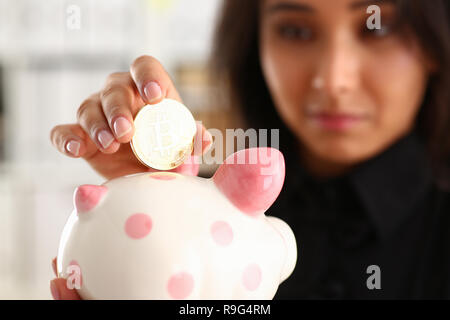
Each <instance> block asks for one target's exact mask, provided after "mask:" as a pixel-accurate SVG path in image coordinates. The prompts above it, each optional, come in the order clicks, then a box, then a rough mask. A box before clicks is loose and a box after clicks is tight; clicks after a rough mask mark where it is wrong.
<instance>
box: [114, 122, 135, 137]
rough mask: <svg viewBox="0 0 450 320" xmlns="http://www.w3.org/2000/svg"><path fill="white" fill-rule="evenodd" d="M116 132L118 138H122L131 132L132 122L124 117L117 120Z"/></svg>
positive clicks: (115, 123) (115, 124)
mask: <svg viewBox="0 0 450 320" xmlns="http://www.w3.org/2000/svg"><path fill="white" fill-rule="evenodd" d="M114 131H115V132H116V136H117V138H122V137H123V136H124V135H126V134H127V133H128V132H130V131H131V123H130V121H128V120H127V119H125V118H124V117H119V118H117V120H116V121H114Z"/></svg>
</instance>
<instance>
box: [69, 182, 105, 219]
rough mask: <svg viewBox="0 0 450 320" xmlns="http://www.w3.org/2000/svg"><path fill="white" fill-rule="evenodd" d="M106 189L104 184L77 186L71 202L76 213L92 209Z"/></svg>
mask: <svg viewBox="0 0 450 320" xmlns="http://www.w3.org/2000/svg"><path fill="white" fill-rule="evenodd" d="M107 190H108V189H107V188H106V187H105V186H96V185H90V184H85V185H82V186H79V187H78V188H77V189H76V190H75V192H74V195H73V204H74V206H75V209H76V210H77V212H78V213H84V212H87V211H90V210H92V209H94V208H95V207H96V206H97V204H98V203H99V202H100V200H101V199H102V198H103V196H104V195H105V194H106V191H107Z"/></svg>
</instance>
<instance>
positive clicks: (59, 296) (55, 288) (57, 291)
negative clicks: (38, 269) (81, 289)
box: [50, 258, 81, 300]
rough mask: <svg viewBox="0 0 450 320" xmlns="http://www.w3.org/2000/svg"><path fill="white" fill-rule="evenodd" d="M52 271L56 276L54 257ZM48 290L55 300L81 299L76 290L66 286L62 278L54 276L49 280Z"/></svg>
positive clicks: (65, 281)
mask: <svg viewBox="0 0 450 320" xmlns="http://www.w3.org/2000/svg"><path fill="white" fill-rule="evenodd" d="M52 267H53V272H54V273H55V276H58V270H56V258H54V259H53V261H52ZM50 292H51V293H52V296H53V299H55V300H81V298H80V296H79V295H78V292H77V290H75V289H69V288H68V287H67V280H66V279H64V278H55V279H53V280H52V281H50Z"/></svg>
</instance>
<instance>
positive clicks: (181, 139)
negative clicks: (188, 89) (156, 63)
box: [131, 99, 197, 170]
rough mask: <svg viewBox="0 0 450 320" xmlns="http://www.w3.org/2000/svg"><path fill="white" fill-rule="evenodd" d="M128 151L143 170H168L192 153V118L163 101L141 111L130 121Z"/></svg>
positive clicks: (194, 128) (179, 106) (175, 103)
mask: <svg viewBox="0 0 450 320" xmlns="http://www.w3.org/2000/svg"><path fill="white" fill-rule="evenodd" d="M134 124H135V128H136V130H135V134H134V136H133V138H132V140H131V147H132V150H133V152H134V154H135V155H136V157H137V158H138V159H139V160H140V161H141V162H142V163H143V164H145V165H146V166H149V167H152V168H154V169H158V170H170V169H173V168H176V167H177V166H179V165H181V164H182V163H183V162H184V160H185V159H186V157H187V156H189V155H190V154H191V153H192V149H193V144H194V136H195V133H196V131H197V126H196V124H195V120H194V117H193V116H192V114H191V113H190V111H189V110H188V109H187V108H186V107H185V106H184V105H183V104H181V103H180V102H178V101H175V100H172V99H164V100H163V101H162V102H160V103H158V104H155V105H146V106H145V107H143V108H142V109H141V110H140V111H139V112H138V114H137V115H136V118H135V120H134Z"/></svg>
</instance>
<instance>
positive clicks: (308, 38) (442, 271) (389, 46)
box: [51, 0, 450, 299]
mask: <svg viewBox="0 0 450 320" xmlns="http://www.w3.org/2000/svg"><path fill="white" fill-rule="evenodd" d="M374 3H375V4H377V5H378V6H379V8H380V10H381V28H377V29H374V30H371V29H369V28H368V27H367V24H366V22H367V19H368V18H369V14H368V13H367V11H366V10H367V8H368V6H369V5H370V4H372V3H371V2H370V1H365V0H362V1H361V0H335V1H329V0H261V1H258V0H248V1H240V0H226V1H224V7H223V10H222V11H221V13H222V15H221V17H220V20H219V24H218V29H217V34H216V40H215V47H214V48H215V50H214V59H213V68H212V70H213V73H214V74H215V75H223V77H222V80H223V83H224V84H225V85H227V89H228V90H229V93H230V97H231V98H232V99H233V102H234V104H235V105H238V106H239V107H240V108H241V110H242V111H243V114H244V116H245V118H246V120H247V123H248V126H249V127H251V128H280V132H281V135H280V149H281V150H282V152H283V153H284V155H285V159H286V168H287V169H286V182H285V186H284V188H283V191H282V193H281V194H280V197H279V198H278V200H277V201H276V202H275V204H274V205H273V206H272V208H271V209H269V211H268V212H267V214H272V215H276V216H279V217H281V218H283V219H284V220H285V221H286V222H287V223H288V224H289V225H290V226H291V228H292V229H293V231H294V233H295V234H296V237H297V242H298V243H297V244H298V251H299V260H298V262H297V266H296V269H295V270H294V272H293V274H292V275H291V277H290V278H288V279H287V280H286V281H285V282H284V283H282V284H281V285H280V288H279V290H278V292H277V295H276V296H275V298H279V299H296V298H450V259H449V252H450V251H449V250H450V218H449V212H450V195H449V191H448V188H447V186H448V185H447V184H446V183H447V181H448V179H447V174H446V173H447V171H446V165H447V164H448V153H449V150H450V143H449V142H450V137H449V134H448V129H449V125H450V123H449V122H450V112H449V108H450V95H449V90H450V17H449V16H450V12H449V6H448V3H447V1H445V0H436V1H433V2H431V1H426V0H416V1H411V0H409V1H408V0H397V1H374ZM163 97H171V98H175V99H179V96H178V94H177V93H176V89H175V88H174V87H173V85H172V83H171V81H170V78H169V77H168V76H167V74H166V73H165V72H164V70H163V68H162V67H161V66H160V64H159V63H158V62H157V61H156V60H155V59H153V58H151V57H141V58H138V59H137V60H136V61H135V62H134V63H133V65H132V67H131V70H130V72H129V73H119V74H113V75H112V76H110V77H109V79H108V81H107V83H106V85H105V88H104V89H103V90H102V91H101V92H100V93H97V94H94V95H93V96H91V97H90V98H89V99H88V100H87V101H86V102H85V103H83V104H82V106H81V107H80V109H79V112H78V123H77V124H73V125H62V126H58V127H55V128H54V129H53V131H52V141H53V142H54V144H55V146H56V147H57V148H58V149H59V150H60V151H61V152H63V153H65V154H67V155H69V156H73V157H83V158H84V159H85V160H87V161H88V162H89V163H90V164H91V165H92V167H93V168H94V169H95V170H97V171H98V172H99V173H100V174H102V175H103V176H104V177H105V178H112V177H116V176H120V175H123V174H128V173H133V172H138V171H142V170H144V169H143V168H142V167H141V166H140V164H139V163H138V162H137V161H136V160H135V158H134V156H133V154H132V153H131V151H130V149H129V146H128V144H127V143H128V142H129V141H130V139H131V136H132V132H133V126H132V119H133V116H134V115H135V114H136V112H137V111H138V110H139V108H140V107H142V106H143V105H144V103H145V102H149V103H154V102H157V101H159V100H160V99H161V98H163ZM202 132H204V134H203V141H204V143H203V146H204V149H206V148H207V145H208V144H209V143H210V142H209V141H210V136H209V135H208V134H207V132H206V131H205V130H204V129H203V131H202ZM199 138H200V137H198V139H199ZM122 144H123V145H122ZM179 170H183V171H184V172H189V173H192V174H196V168H192V167H191V166H189V165H188V164H186V165H183V166H182V167H181V168H180V169H179ZM51 287H52V293H53V294H54V296H56V297H57V298H77V295H76V293H75V292H71V291H69V290H67V289H65V285H64V280H63V279H56V280H54V281H52V285H51Z"/></svg>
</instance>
